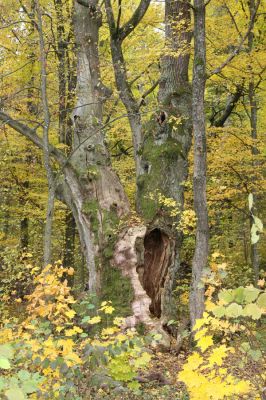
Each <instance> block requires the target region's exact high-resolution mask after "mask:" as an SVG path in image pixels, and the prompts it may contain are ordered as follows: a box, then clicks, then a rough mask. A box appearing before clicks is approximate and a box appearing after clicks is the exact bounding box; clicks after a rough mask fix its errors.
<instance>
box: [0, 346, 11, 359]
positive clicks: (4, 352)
mask: <svg viewBox="0 0 266 400" xmlns="http://www.w3.org/2000/svg"><path fill="white" fill-rule="evenodd" d="M13 356H14V349H13V347H12V346H11V345H10V344H2V345H0V357H4V358H13Z"/></svg>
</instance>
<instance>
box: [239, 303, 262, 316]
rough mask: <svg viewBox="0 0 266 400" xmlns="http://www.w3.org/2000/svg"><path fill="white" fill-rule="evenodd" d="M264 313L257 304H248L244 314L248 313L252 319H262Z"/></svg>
mask: <svg viewBox="0 0 266 400" xmlns="http://www.w3.org/2000/svg"><path fill="white" fill-rule="evenodd" d="M261 314H262V311H261V309H260V308H259V307H258V306H257V304H254V303H252V304H247V305H246V307H245V308H244V312H243V315H246V316H247V317H251V318H252V319H254V320H256V319H260V317H261Z"/></svg>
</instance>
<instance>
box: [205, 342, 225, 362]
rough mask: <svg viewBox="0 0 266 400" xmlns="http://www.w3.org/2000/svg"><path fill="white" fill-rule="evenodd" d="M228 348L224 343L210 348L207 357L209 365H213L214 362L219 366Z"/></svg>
mask: <svg viewBox="0 0 266 400" xmlns="http://www.w3.org/2000/svg"><path fill="white" fill-rule="evenodd" d="M228 350H229V349H228V348H227V347H226V346H225V345H221V346H219V347H217V348H215V349H213V350H212V353H211V354H210V356H209V358H208V362H209V365H210V366H214V365H215V364H216V365H218V366H221V365H222V363H223V359H224V358H225V357H226V356H227V352H228Z"/></svg>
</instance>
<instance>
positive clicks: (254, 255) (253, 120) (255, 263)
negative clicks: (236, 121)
mask: <svg viewBox="0 0 266 400" xmlns="http://www.w3.org/2000/svg"><path fill="white" fill-rule="evenodd" d="M254 12H255V0H250V1H249V13H250V19H251V18H252V15H253V14H254ZM253 41H254V32H253V30H251V31H250V33H249V35H248V49H249V53H251V52H252V49H253ZM250 68H251V69H252V67H250ZM250 72H251V77H250V82H249V88H248V98H249V105H250V128H251V137H252V139H254V140H256V139H257V112H258V106H257V101H256V89H255V83H254V76H253V73H252V70H251V71H250ZM252 154H253V156H256V155H257V154H258V149H257V147H256V145H253V146H252ZM254 168H256V162H254ZM252 194H253V207H252V210H250V211H251V217H250V227H252V224H253V222H254V221H253V217H252V215H254V214H256V203H257V199H256V194H255V193H254V192H253V193H252ZM251 262H252V268H253V272H254V283H255V285H257V282H258V279H259V249H258V243H254V244H252V243H251Z"/></svg>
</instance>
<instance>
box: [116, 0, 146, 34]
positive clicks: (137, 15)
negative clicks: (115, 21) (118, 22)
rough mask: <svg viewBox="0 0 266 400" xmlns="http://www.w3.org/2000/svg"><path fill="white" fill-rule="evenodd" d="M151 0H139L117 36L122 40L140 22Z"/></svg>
mask: <svg viewBox="0 0 266 400" xmlns="http://www.w3.org/2000/svg"><path fill="white" fill-rule="evenodd" d="M150 1H151V0H141V1H140V3H139V6H138V7H137V8H136V10H135V12H134V14H133V15H132V17H131V18H130V19H129V21H128V22H126V23H125V24H124V26H123V27H122V28H121V29H119V37H120V39H121V40H122V41H123V40H124V39H125V38H126V37H127V36H128V35H129V34H130V33H131V32H132V31H133V30H134V29H135V28H136V26H137V25H138V24H139V23H140V21H141V20H142V18H143V17H144V15H145V14H146V11H147V10H148V8H149V5H150Z"/></svg>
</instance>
